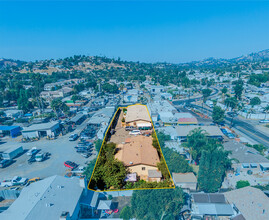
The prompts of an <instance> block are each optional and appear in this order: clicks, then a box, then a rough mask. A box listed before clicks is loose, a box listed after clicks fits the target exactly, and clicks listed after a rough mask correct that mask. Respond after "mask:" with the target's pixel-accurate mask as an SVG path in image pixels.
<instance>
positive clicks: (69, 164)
mask: <svg viewBox="0 0 269 220" xmlns="http://www.w3.org/2000/svg"><path fill="white" fill-rule="evenodd" d="M64 165H65V166H66V167H68V168H71V169H72V170H73V169H75V168H77V167H78V165H77V164H76V163H75V162H71V161H65V162H64Z"/></svg>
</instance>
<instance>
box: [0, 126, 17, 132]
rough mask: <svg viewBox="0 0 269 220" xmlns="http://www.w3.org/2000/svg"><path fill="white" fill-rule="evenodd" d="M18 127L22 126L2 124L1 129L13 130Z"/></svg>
mask: <svg viewBox="0 0 269 220" xmlns="http://www.w3.org/2000/svg"><path fill="white" fill-rule="evenodd" d="M16 128H20V126H5V125H1V126H0V130H1V131H11V130H13V129H16Z"/></svg>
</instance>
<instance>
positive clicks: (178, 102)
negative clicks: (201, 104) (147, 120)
mask: <svg viewBox="0 0 269 220" xmlns="http://www.w3.org/2000/svg"><path fill="white" fill-rule="evenodd" d="M211 89H212V90H213V92H212V94H211V95H210V97H211V98H213V97H214V96H215V95H216V94H218V92H219V90H218V89H216V88H211ZM202 99H203V96H202V95H201V96H200V97H197V98H191V99H183V100H177V101H173V104H174V105H182V104H191V103H192V102H198V101H200V100H202Z"/></svg>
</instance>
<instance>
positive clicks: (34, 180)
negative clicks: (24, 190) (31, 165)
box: [27, 177, 41, 184]
mask: <svg viewBox="0 0 269 220" xmlns="http://www.w3.org/2000/svg"><path fill="white" fill-rule="evenodd" d="M39 180H41V179H40V178H39V177H34V178H32V179H29V180H28V182H27V183H29V184H30V183H34V182H37V181H39Z"/></svg>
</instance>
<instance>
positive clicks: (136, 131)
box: [129, 130, 141, 135]
mask: <svg viewBox="0 0 269 220" xmlns="http://www.w3.org/2000/svg"><path fill="white" fill-rule="evenodd" d="M129 134H131V135H139V134H141V132H140V130H133V131H130V132H129Z"/></svg>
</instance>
